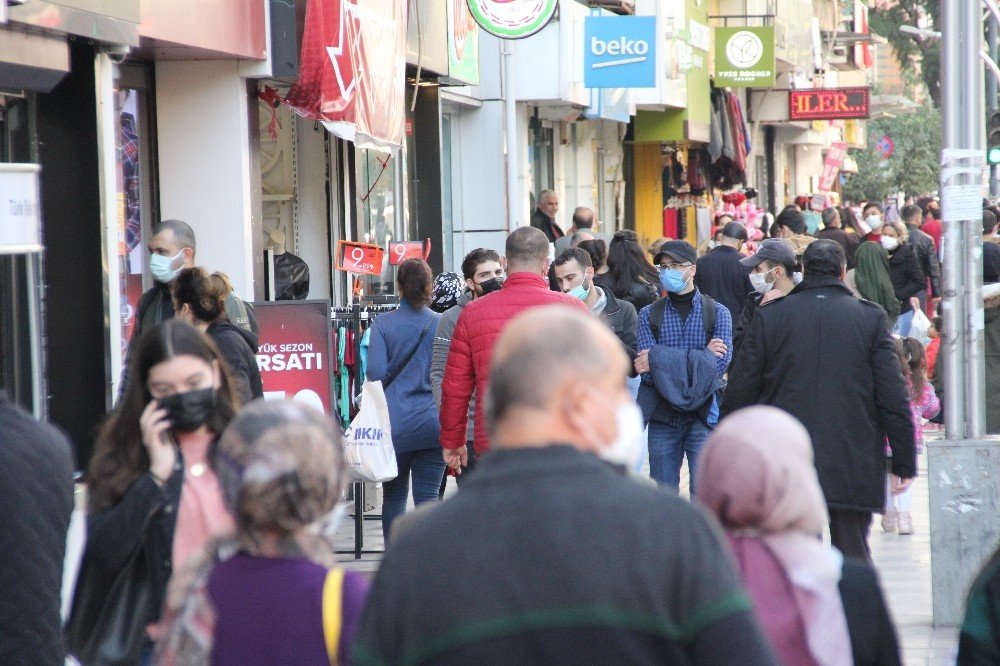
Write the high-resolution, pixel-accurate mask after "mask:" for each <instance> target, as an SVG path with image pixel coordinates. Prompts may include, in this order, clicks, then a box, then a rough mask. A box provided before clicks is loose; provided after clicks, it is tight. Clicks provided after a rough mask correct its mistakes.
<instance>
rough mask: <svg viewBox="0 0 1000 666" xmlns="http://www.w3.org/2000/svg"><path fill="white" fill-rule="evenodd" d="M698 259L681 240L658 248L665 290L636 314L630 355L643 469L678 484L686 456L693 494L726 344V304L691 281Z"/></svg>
mask: <svg viewBox="0 0 1000 666" xmlns="http://www.w3.org/2000/svg"><path fill="white" fill-rule="evenodd" d="M737 256H739V255H738V254H737ZM697 258H698V257H697V253H696V251H695V249H694V247H692V246H691V244H690V243H687V242H685V241H680V240H676V241H668V242H666V243H664V244H663V245H662V246H661V247H660V251H659V253H657V255H656V261H655V263H656V266H657V268H658V270H659V271H660V286H662V287H663V289H665V290H666V292H667V295H666V296H664V297H663V298H660V299H658V300H656V301H654V302H653V303H652V305H647V306H646V307H644V308H643V309H642V310H641V311H640V312H639V326H638V328H637V331H636V337H637V340H638V348H639V354H638V356H637V357H636V359H635V370H636V372H639V373H641V374H642V383H641V384H640V386H639V395H638V398H637V401H638V403H639V407H640V408H641V409H642V414H643V419H644V420H645V421H646V423H647V424H648V425H649V475H650V476H651V477H653V479H654V480H655V481H656V482H657V483H659V484H661V485H663V486H666V487H669V488H671V489H673V490H674V491H676V490H678V487H679V485H680V471H681V463H682V462H683V460H684V457H685V456H686V457H687V461H688V472H689V473H690V491H691V496H692V497H693V496H694V494H695V487H694V478H695V469H696V465H697V462H698V453H699V451H701V445H702V444H703V443H704V441H705V440H706V439H707V438H708V433H709V431H710V430H711V429H712V428H713V427H715V424H716V423H718V421H719V398H718V394H719V390H720V389H721V388H722V386H723V380H722V377H723V375H724V374H725V372H726V368H727V367H729V361H730V359H732V351H731V349H732V343H733V319H732V316H731V315H730V314H729V310H728V309H727V308H725V307H724V306H722V305H721V304H719V303H716V302H715V301H714V300H713V299H712V298H711V297H709V296H706V295H704V294H702V293H701V292H700V291H699V290H698V288H697V287H696V286H695V282H694V281H695V276H696V275H697V274H698V267H697V266H696V265H695V262H696V261H697ZM678 378H683V380H682V381H678Z"/></svg>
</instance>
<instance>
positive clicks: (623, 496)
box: [0, 191, 1000, 665]
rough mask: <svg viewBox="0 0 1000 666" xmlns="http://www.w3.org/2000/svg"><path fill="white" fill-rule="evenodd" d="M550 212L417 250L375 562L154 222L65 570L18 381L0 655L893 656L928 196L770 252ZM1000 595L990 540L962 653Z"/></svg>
mask: <svg viewBox="0 0 1000 666" xmlns="http://www.w3.org/2000/svg"><path fill="white" fill-rule="evenodd" d="M538 202H539V204H538V208H537V210H536V211H535V212H534V215H533V216H532V219H531V225H530V226H526V227H522V228H518V229H515V230H514V231H512V232H511V233H510V234H509V235H508V236H507V238H506V242H505V247H504V249H503V250H504V251H503V253H502V254H501V253H499V252H497V251H496V250H493V249H488V248H477V249H474V250H472V251H471V252H469V253H468V254H467V255H466V256H465V258H464V260H463V262H462V265H461V274H456V273H445V274H441V275H439V276H437V277H435V276H434V275H433V274H432V271H431V269H430V267H429V265H428V264H427V263H426V262H424V261H422V260H419V259H410V260H407V261H404V262H403V263H402V264H401V265H400V266H399V267H398V271H397V273H396V287H397V293H398V294H399V297H400V302H399V307H398V308H397V309H396V310H394V311H392V312H390V313H387V314H384V315H381V316H380V317H378V318H377V319H376V320H375V322H374V323H373V325H372V328H371V333H370V341H369V346H368V356H367V365H366V369H365V375H366V379H367V380H368V381H371V382H380V383H381V386H382V388H383V391H384V394H385V397H386V401H387V404H388V419H389V422H390V424H391V433H392V436H391V439H392V446H393V449H394V452H395V462H396V468H397V474H396V476H395V478H392V479H391V480H388V481H385V482H384V483H383V493H384V497H383V503H382V530H383V535H384V538H385V543H386V545H387V549H386V553H385V556H384V558H383V560H382V562H381V564H380V567H379V570H378V571H377V573H376V574H375V575H374V577H373V578H372V579H371V580H370V581H369V580H368V578H367V577H365V576H364V575H362V574H359V573H353V572H345V571H344V570H343V568H342V567H341V566H340V565H339V564H338V563H337V555H336V550H335V548H334V547H333V537H334V535H335V534H336V532H337V528H338V524H339V521H340V519H341V517H342V516H343V514H344V509H343V503H342V497H343V494H344V492H345V489H346V486H347V482H348V478H347V477H348V475H347V472H346V463H345V455H344V448H343V441H342V434H341V431H340V429H339V427H338V426H337V425H335V423H334V421H332V420H331V419H330V418H329V417H328V416H326V415H323V414H321V413H319V412H317V411H315V410H313V409H312V408H311V407H309V406H306V405H303V404H300V403H295V402H293V401H283V400H280V401H267V402H265V401H263V400H260V399H259V398H261V396H262V395H263V387H262V382H261V377H260V373H259V371H258V370H257V365H256V360H255V357H254V355H255V353H256V351H257V337H256V335H257V333H256V320H255V317H254V314H253V309H252V307H250V306H249V305H248V304H246V303H243V302H242V301H241V300H240V299H238V298H237V297H236V296H235V294H234V293H233V289H232V286H231V285H230V284H229V282H228V279H227V278H226V277H225V275H223V274H221V273H214V274H211V273H210V272H209V271H207V270H206V269H204V268H202V267H199V266H197V265H196V264H195V263H194V257H195V238H194V233H193V231H192V230H191V228H190V227H189V226H188V225H187V224H185V223H183V222H180V221H177V220H168V221H164V222H163V223H161V225H160V226H159V227H157V229H156V230H155V231H156V233H155V235H154V237H153V241H152V242H151V244H150V248H149V249H150V252H151V255H152V256H151V262H150V265H151V272H152V273H153V276H154V278H155V280H156V285H155V286H154V287H153V289H151V290H150V291H149V292H147V293H146V294H144V295H143V298H142V302H141V304H140V308H139V312H138V317H137V319H138V322H139V324H138V329H139V330H138V335H137V336H136V337H135V338H134V341H133V343H132V345H131V346H130V348H129V351H128V368H127V372H126V373H124V375H123V380H122V385H123V388H122V391H121V396H120V398H119V401H118V403H117V405H116V407H115V409H114V411H113V412H112V413H111V414H110V415H109V417H108V418H107V420H106V421H105V423H104V424H103V426H102V428H101V430H100V432H99V433H98V435H97V439H96V446H95V451H94V453H93V455H92V457H91V459H90V461H89V464H88V466H87V473H86V540H85V545H84V546H83V549H82V553H81V555H80V558H79V565H78V575H76V576H75V581H73V582H70V583H69V587H68V588H67V583H65V582H64V580H63V575H62V574H63V567H64V560H65V561H67V562H69V561H70V560H71V559H72V558H70V557H68V556H66V557H64V556H65V555H66V540H65V535H66V532H67V530H68V529H69V524H70V516H71V512H72V510H73V498H72V480H71V472H72V462H71V457H70V453H69V445H68V443H67V442H66V440H65V439H64V438H63V437H62V435H61V434H59V433H58V432H56V431H55V430H53V429H51V428H49V427H48V426H44V425H42V424H39V423H37V422H36V421H34V420H33V419H31V418H30V417H28V416H27V415H26V414H24V413H22V412H20V411H19V410H18V409H17V408H15V407H14V406H13V405H11V404H10V403H9V402H8V401H6V399H5V398H4V397H3V396H2V395H0V432H2V434H3V441H4V446H3V447H0V462H2V463H3V467H4V469H5V470H6V471H7V473H6V474H5V475H3V476H2V477H0V496H2V497H4V498H11V501H6V499H5V501H4V502H2V503H0V524H3V525H5V526H9V529H7V528H6V527H5V529H4V530H2V531H0V545H2V546H4V547H3V548H0V553H3V555H0V557H2V558H4V560H5V561H4V562H3V564H2V565H0V589H3V590H4V599H3V600H2V601H0V662H2V663H5V664H7V663H11V664H20V663H24V664H29V663H30V664H35V663H45V664H49V663H51V664H55V663H60V662H62V661H63V659H64V658H65V657H67V655H68V657H69V658H70V659H74V660H76V661H77V662H78V663H82V664H153V663H156V664H208V663H211V664H248V663H267V664H271V663H274V664H277V663H310V664H311V663H317V664H318V663H341V664H345V663H357V664H423V663H455V664H458V663H471V662H483V663H538V664H543V663H544V664H548V663H567V664H569V663H574V664H575V663H629V664H632V663H636V664H643V663H649V664H660V663H679V664H688V663H690V664H737V663H739V664H758V663H759V664H831V665H834V664H838V665H839V664H852V663H854V664H898V663H900V649H899V645H898V642H897V637H896V631H895V628H894V626H893V622H892V620H891V618H890V615H889V612H888V609H887V605H886V602H885V599H884V597H883V595H882V592H881V589H880V584H879V580H878V576H877V575H876V573H875V570H874V568H873V567H872V556H871V550H870V548H869V544H868V539H869V532H870V529H871V525H872V522H873V517H874V515H875V514H881V516H882V518H881V527H882V528H883V529H884V530H885V531H886V532H898V534H900V535H903V536H906V535H910V534H913V533H914V525H913V520H912V516H911V514H910V505H911V502H912V499H911V494H912V487H913V482H914V479H915V478H917V476H918V470H919V468H920V466H921V464H920V461H921V455H922V452H923V431H924V429H925V427H927V426H925V423H926V422H927V421H928V419H935V418H938V419H940V393H941V388H942V386H941V383H940V381H939V377H940V374H941V362H940V361H938V360H937V344H939V342H938V331H939V330H940V325H939V320H938V319H937V318H936V316H935V315H936V307H937V302H938V300H939V299H940V294H941V288H942V285H941V279H942V278H941V272H940V265H939V262H938V258H937V257H938V244H939V243H940V230H939V228H938V230H936V231H935V227H934V224H933V222H935V221H936V220H937V217H939V215H938V216H937V217H935V210H936V205H935V203H934V202H933V201H928V202H923V203H924V204H925V205H924V207H923V208H921V207H918V206H915V205H911V206H906V207H904V208H903V209H902V211H901V213H900V215H901V217H900V220H899V221H894V220H887V219H886V214H885V211H884V209H883V207H882V206H881V205H880V204H879V203H877V202H870V203H867V204H865V205H864V206H863V207H862V208H861V211H860V212H861V216H860V218H859V217H858V216H857V215H856V213H855V211H853V210H852V209H850V208H841V209H837V208H828V209H826V210H823V211H822V213H821V215H820V219H821V220H822V223H821V224H822V228H819V229H817V230H816V231H815V232H813V233H809V228H808V227H807V224H806V221H805V218H804V216H803V213H802V211H801V210H800V209H799V208H798V207H797V206H790V207H788V208H786V209H785V210H783V211H781V212H780V213H779V214H778V215H777V217H776V218H775V219H774V222H773V224H772V225H771V226H770V228H769V229H768V230H767V233H768V236H769V237H768V238H758V239H756V240H757V241H759V242H755V243H754V244H753V247H752V248H751V247H750V237H749V235H748V232H747V228H746V227H745V226H744V225H743V224H742V223H740V222H739V221H736V220H734V219H733V218H732V217H731V216H726V219H720V220H718V222H720V224H718V225H717V229H715V230H713V233H712V236H711V239H710V241H708V242H707V243H706V244H705V245H704V246H703V247H702V248H700V249H698V248H695V247H694V246H693V245H691V244H689V243H688V242H686V241H684V240H675V239H660V240H658V241H657V242H656V243H654V244H653V245H652V246H650V247H649V248H644V247H643V246H642V245H641V244H640V242H639V238H638V236H637V235H636V234H635V232H633V231H627V230H622V231H617V232H615V233H614V234H611V235H608V234H604V233H601V232H600V231H599V224H598V222H597V220H596V217H595V215H594V212H593V211H591V210H589V209H587V208H577V209H576V210H575V211H574V212H573V216H572V219H573V226H572V227H571V228H570V229H569V230H568V231H565V232H564V231H563V229H562V227H560V226H559V224H558V223H557V222H556V220H555V217H556V214H557V212H558V210H559V202H558V197H557V196H556V195H555V194H554V193H553V192H550V191H545V192H542V193H541V194H540V195H539V197H538ZM987 214H988V215H987ZM998 219H1000V211H990V210H987V211H985V212H984V240H986V241H988V242H986V243H985V247H986V250H985V251H984V280H985V281H986V282H987V283H988V284H987V287H986V288H985V289H984V298H985V299H986V302H985V306H986V327H987V333H986V349H987V376H988V377H989V376H991V375H990V374H989V373H990V369H991V368H993V366H992V365H991V364H994V365H997V367H996V368H993V370H995V373H994V375H993V376H1000V243H996V242H994V241H993V239H994V238H995V236H996V234H997V223H998ZM925 220H926V221H925ZM928 225H930V226H929V227H928ZM938 226H939V225H938ZM922 227H923V228H925V229H926V231H924V230H922ZM751 249H752V251H751ZM928 315H929V316H928ZM993 393H994V395H993V396H992V397H990V396H989V394H988V397H987V400H988V401H990V404H991V405H992V402H993V401H994V400H1000V398H997V397H996V396H997V395H1000V391H994V392H993ZM993 411H994V414H993V415H991V417H990V418H991V421H990V425H991V427H993V426H994V425H996V426H997V429H998V430H1000V423H998V424H993V421H992V419H994V418H998V419H1000V405H997V409H996V410H993ZM647 461H648V470H649V472H648V476H646V475H645V474H643V470H644V463H646V462H647ZM685 461H686V466H687V469H688V478H689V486H688V488H687V489H686V490H687V496H688V499H684V498H683V497H682V496H681V494H680V492H681V488H680V479H681V470H682V468H683V466H684V465H685ZM449 476H454V477H455V478H456V482H457V484H458V491H457V492H456V493H455V494H454V496H452V497H449V499H448V500H447V501H444V502H440V501H439V500H440V499H441V498H442V497H443V494H444V488H445V486H446V484H447V479H448V477H449ZM14 479H16V480H17V481H18V483H13V480H14ZM411 497H412V501H413V504H415V505H417V506H418V507H419V510H416V511H413V512H411V513H409V514H408V513H407V505H408V503H409V501H410V499H411ZM825 532H828V533H829V540H828V541H825V540H824V533H825ZM70 578H73V576H70ZM61 594H62V595H65V596H67V597H68V598H69V599H70V600H71V603H70V604H68V606H69V609H68V611H61V606H62V604H61V596H60V595H61ZM998 599H1000V554H998V555H997V556H995V557H994V558H993V559H992V560H991V561H990V562H988V563H987V564H986V566H985V568H984V569H983V571H982V573H981V574H980V576H979V578H978V579H977V580H976V582H975V583H974V585H973V588H972V592H971V593H970V597H969V610H968V617H967V620H966V623H965V626H964V627H963V630H962V636H961V645H960V652H959V660H960V662H961V663H989V662H990V661H991V660H995V659H996V658H998V657H1000V613H998V611H997V609H998V608H1000V604H998ZM29 617H30V618H31V620H30V621H28V620H26V618H29Z"/></svg>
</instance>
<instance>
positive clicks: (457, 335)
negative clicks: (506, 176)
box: [440, 227, 587, 473]
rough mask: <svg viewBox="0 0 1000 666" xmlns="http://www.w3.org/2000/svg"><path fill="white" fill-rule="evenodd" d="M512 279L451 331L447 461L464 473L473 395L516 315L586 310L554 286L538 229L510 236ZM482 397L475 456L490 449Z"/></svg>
mask: <svg viewBox="0 0 1000 666" xmlns="http://www.w3.org/2000/svg"><path fill="white" fill-rule="evenodd" d="M506 259H507V280H506V281H505V282H504V284H503V288H502V289H501V290H500V291H498V292H496V293H493V294H489V295H488V296H485V297H483V298H477V299H476V300H474V301H472V302H471V303H469V304H468V305H466V306H465V309H464V310H462V314H460V315H459V316H458V321H457V322H456V323H455V330H454V331H453V332H452V335H451V348H450V349H449V350H448V361H447V363H446V364H445V370H444V379H443V380H442V382H441V410H440V418H441V446H442V448H443V449H444V459H445V462H447V463H448V465H449V466H450V467H451V468H452V469H454V470H455V472H456V473H461V468H462V467H464V466H465V465H466V464H467V463H468V448H467V447H466V427H467V423H466V417H467V415H468V411H469V401H470V400H471V399H472V395H473V393H475V394H476V395H484V394H485V392H486V382H487V380H488V379H489V368H490V359H491V358H492V356H493V345H494V344H495V343H496V340H497V338H498V337H499V336H500V331H501V330H502V329H503V328H504V326H506V325H507V322H508V321H510V320H511V319H513V318H514V316H515V315H517V314H519V313H521V312H523V311H524V310H527V309H529V308H533V307H537V306H539V305H553V304H562V305H563V306H565V307H571V308H576V309H578V310H580V311H581V312H583V313H586V312H587V306H585V305H584V304H583V301H581V300H580V299H579V298H574V297H573V296H569V295H568V294H563V293H561V292H555V291H552V290H550V289H549V287H548V284H547V282H546V280H545V275H546V274H547V273H548V270H549V244H548V241H547V240H546V238H545V235H544V234H543V233H542V232H541V231H539V230H538V229H535V228H533V227H520V228H518V229H515V230H514V231H512V232H511V233H510V235H509V236H507V243H506ZM482 402H483V401H482V400H477V401H476V414H475V427H474V429H473V430H474V433H473V434H474V436H473V446H474V448H475V453H476V458H477V459H478V458H479V456H481V455H483V454H484V453H486V452H487V451H488V450H489V446H490V445H489V440H488V438H487V435H486V423H485V420H484V418H483V409H482Z"/></svg>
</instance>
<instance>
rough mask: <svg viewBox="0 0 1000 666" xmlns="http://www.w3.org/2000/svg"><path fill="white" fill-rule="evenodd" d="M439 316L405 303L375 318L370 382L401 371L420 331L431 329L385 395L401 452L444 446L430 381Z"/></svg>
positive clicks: (396, 446) (369, 354)
mask: <svg viewBox="0 0 1000 666" xmlns="http://www.w3.org/2000/svg"><path fill="white" fill-rule="evenodd" d="M440 318H441V315H439V314H437V313H435V312H432V311H431V310H429V309H427V308H421V309H420V310H414V309H413V308H412V307H411V306H410V305H409V304H408V303H406V302H405V301H404V302H403V303H402V304H400V306H399V308H398V309H396V310H394V311H393V312H389V313H386V314H384V315H380V316H379V317H378V318H376V319H375V323H373V324H372V327H371V340H370V342H369V345H368V367H367V368H366V370H365V375H366V376H367V378H368V379H369V380H370V381H377V380H383V379H386V378H387V377H389V376H391V375H392V374H393V373H396V372H398V371H399V368H400V366H401V365H402V363H403V362H404V361H405V360H406V357H407V356H409V354H410V351H411V350H412V349H413V346H414V345H415V344H417V340H418V339H420V334H421V332H422V331H423V330H424V329H426V330H427V332H426V333H425V334H424V337H423V339H422V340H420V347H419V349H417V352H416V353H415V354H414V355H413V358H411V359H410V362H409V363H408V364H407V365H406V367H405V368H403V370H402V371H401V372H399V374H398V375H397V376H396V378H395V379H394V380H393V382H392V383H391V384H390V385H389V388H387V389H386V391H385V398H386V401H387V402H388V403H389V422H390V423H391V424H392V444H393V447H395V449H396V453H405V452H408V451H419V450H420V449H434V448H438V447H440V441H439V439H440V434H441V431H440V425H439V424H438V408H437V404H436V403H435V402H434V395H433V394H432V393H431V379H430V372H431V357H432V355H433V352H434V331H435V330H436V329H437V324H438V319H440Z"/></svg>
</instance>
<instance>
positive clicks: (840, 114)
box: [788, 88, 868, 120]
mask: <svg viewBox="0 0 1000 666" xmlns="http://www.w3.org/2000/svg"><path fill="white" fill-rule="evenodd" d="M867 117H868V88H813V89H810V90H789V91H788V118H789V120H845V119H848V118H867Z"/></svg>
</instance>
